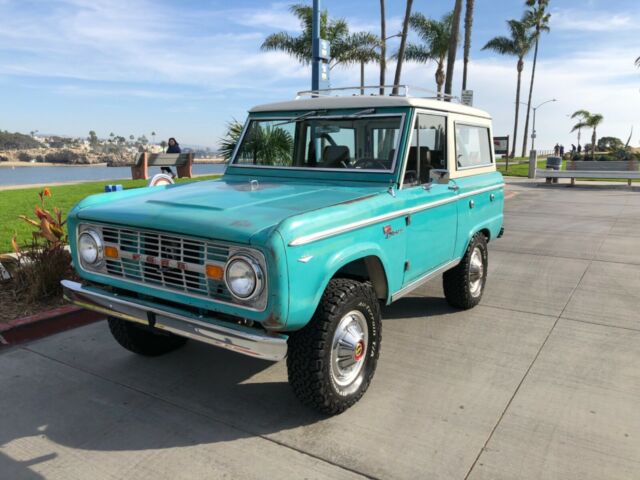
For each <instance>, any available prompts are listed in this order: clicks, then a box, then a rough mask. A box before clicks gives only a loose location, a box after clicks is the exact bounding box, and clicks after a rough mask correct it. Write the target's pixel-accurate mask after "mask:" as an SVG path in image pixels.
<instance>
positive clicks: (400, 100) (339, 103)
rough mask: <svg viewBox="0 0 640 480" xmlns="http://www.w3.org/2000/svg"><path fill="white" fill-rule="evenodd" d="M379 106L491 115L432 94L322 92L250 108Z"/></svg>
mask: <svg viewBox="0 0 640 480" xmlns="http://www.w3.org/2000/svg"><path fill="white" fill-rule="evenodd" d="M379 107H414V108H424V109H427V110H437V111H442V112H454V113H459V114H462V115H470V116H473V117H482V118H487V119H490V118H491V115H489V114H488V113H487V112H485V111H484V110H479V109H477V108H472V107H467V106H466V105H461V104H459V103H454V102H445V101H442V100H436V99H433V98H420V97H406V96H381V95H354V96H325V97H317V98H302V99H298V100H289V101H286V102H277V103H267V104H265V105H258V106H256V107H253V108H252V109H251V110H250V112H251V113H255V112H274V111H299V110H325V109H326V110H331V109H346V108H363V109H364V108H379Z"/></svg>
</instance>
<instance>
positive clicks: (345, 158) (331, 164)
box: [322, 145, 351, 168]
mask: <svg viewBox="0 0 640 480" xmlns="http://www.w3.org/2000/svg"><path fill="white" fill-rule="evenodd" d="M350 159H351V155H350V152H349V147H347V146H345V145H327V146H326V147H324V150H323V151H322V166H323V167H325V168H343V167H344V166H345V165H343V163H344V164H348V163H349V160H350Z"/></svg>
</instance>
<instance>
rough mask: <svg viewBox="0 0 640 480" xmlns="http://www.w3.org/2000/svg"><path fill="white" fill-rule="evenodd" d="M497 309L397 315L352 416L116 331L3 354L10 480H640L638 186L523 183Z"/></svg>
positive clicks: (495, 279) (1, 411)
mask: <svg viewBox="0 0 640 480" xmlns="http://www.w3.org/2000/svg"><path fill="white" fill-rule="evenodd" d="M508 191H509V192H510V196H511V198H509V200H508V202H507V206H506V219H505V226H506V234H505V237H504V238H502V239H500V240H497V241H495V242H492V243H491V244H490V247H491V248H490V260H489V261H490V266H489V280H488V283H487V290H486V292H485V296H484V298H483V301H482V304H481V305H480V306H479V307H477V308H475V309H473V310H471V311H467V312H457V311H454V310H453V309H451V308H450V307H449V306H448V305H447V304H446V302H445V301H444V298H443V295H442V290H441V287H440V282H439V280H435V281H433V282H432V283H430V284H429V285H427V286H426V287H425V288H423V289H422V290H420V291H419V292H416V293H415V294H414V295H413V296H411V297H408V298H405V299H403V300H401V301H399V302H398V303H396V304H394V305H392V306H391V307H388V308H386V309H385V310H384V322H383V342H382V354H381V360H380V363H379V366H378V372H377V374H376V377H375V379H374V381H373V383H372V385H371V388H370V389H369V391H368V392H367V394H366V395H365V397H364V398H363V400H362V401H360V402H359V403H358V404H357V405H356V406H355V407H354V408H352V409H350V410H348V411H347V412H346V413H344V414H342V415H340V416H337V417H333V418H323V417H320V416H318V415H316V414H315V413H312V412H310V411H308V410H306V409H305V408H303V407H301V406H300V405H299V404H298V402H297V401H296V399H295V398H294V396H293V394H292V393H291V391H290V389H289V387H288V385H287V383H286V370H285V365H284V363H283V362H281V363H277V364H272V363H268V362H262V361H258V360H253V359H250V358H246V357H241V356H238V355H236V354H233V353H229V352H226V351H221V350H217V349H214V348H210V347H208V346H206V345H201V344H197V343H195V342H191V343H189V344H188V345H187V346H186V347H185V348H184V349H182V350H180V351H177V352H175V353H172V354H169V355H167V356H164V357H161V358H156V359H149V358H142V357H138V356H135V355H133V354H131V353H129V352H127V351H125V350H124V349H122V348H121V347H119V346H118V345H117V344H116V343H115V341H113V340H112V338H111V336H110V334H109V332H108V330H107V326H106V324H105V322H99V323H96V324H93V325H89V326H87V327H83V328H79V329H76V330H73V331H69V332H66V333H62V334H58V335H56V336H53V337H50V338H47V339H44V340H40V341H36V342H33V343H30V344H27V345H23V346H20V347H13V348H10V349H2V350H0V385H1V388H2V393H1V395H0V478H3V479H38V478H49V479H64V480H72V479H87V478H91V479H92V480H98V479H113V478H122V479H147V478H154V479H164V478H166V479H178V478H180V479H182V478H193V479H202V478H243V479H244V478H255V479H267V478H269V479H271V478H363V477H364V478H367V477H372V478H398V479H414V478H425V479H465V478H470V479H533V478H536V479H537V478H545V479H546V478H557V479H563V480H564V479H581V480H583V479H598V480H601V479H623V478H628V479H638V478H640V318H639V312H640V188H638V187H635V188H633V189H630V188H629V187H627V186H626V185H625V184H619V185H617V186H613V187H611V186H610V187H604V186H596V185H584V186H582V185H579V186H577V187H574V188H570V187H565V186H562V185H560V186H552V187H546V186H544V185H531V184H528V183H521V182H517V183H512V182H510V183H509V185H508Z"/></svg>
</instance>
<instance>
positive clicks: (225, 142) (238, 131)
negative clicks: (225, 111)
mask: <svg viewBox="0 0 640 480" xmlns="http://www.w3.org/2000/svg"><path fill="white" fill-rule="evenodd" d="M243 129H244V126H243V125H242V123H240V122H239V121H237V120H236V119H235V118H234V119H232V120H231V121H230V122H229V123H227V131H226V133H225V135H224V137H222V138H221V139H220V142H219V145H220V148H219V152H220V155H222V158H224V159H225V161H227V162H228V161H229V160H231V155H233V152H234V150H235V149H236V145H238V142H239V141H240V137H241V136H242V130H243Z"/></svg>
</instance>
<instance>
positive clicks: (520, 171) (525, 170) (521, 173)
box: [498, 158, 567, 177]
mask: <svg viewBox="0 0 640 480" xmlns="http://www.w3.org/2000/svg"><path fill="white" fill-rule="evenodd" d="M516 160H518V159H517V158H516ZM566 163H567V161H566V160H563V161H562V169H563V170H564V169H565V167H566ZM546 166H547V161H546V160H538V168H542V169H544V168H545V167H546ZM498 171H499V172H500V173H502V174H503V175H505V176H509V177H527V176H529V164H528V163H521V164H517V165H516V164H511V163H509V170H508V171H507V170H506V169H505V167H504V166H501V165H499V166H498Z"/></svg>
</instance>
